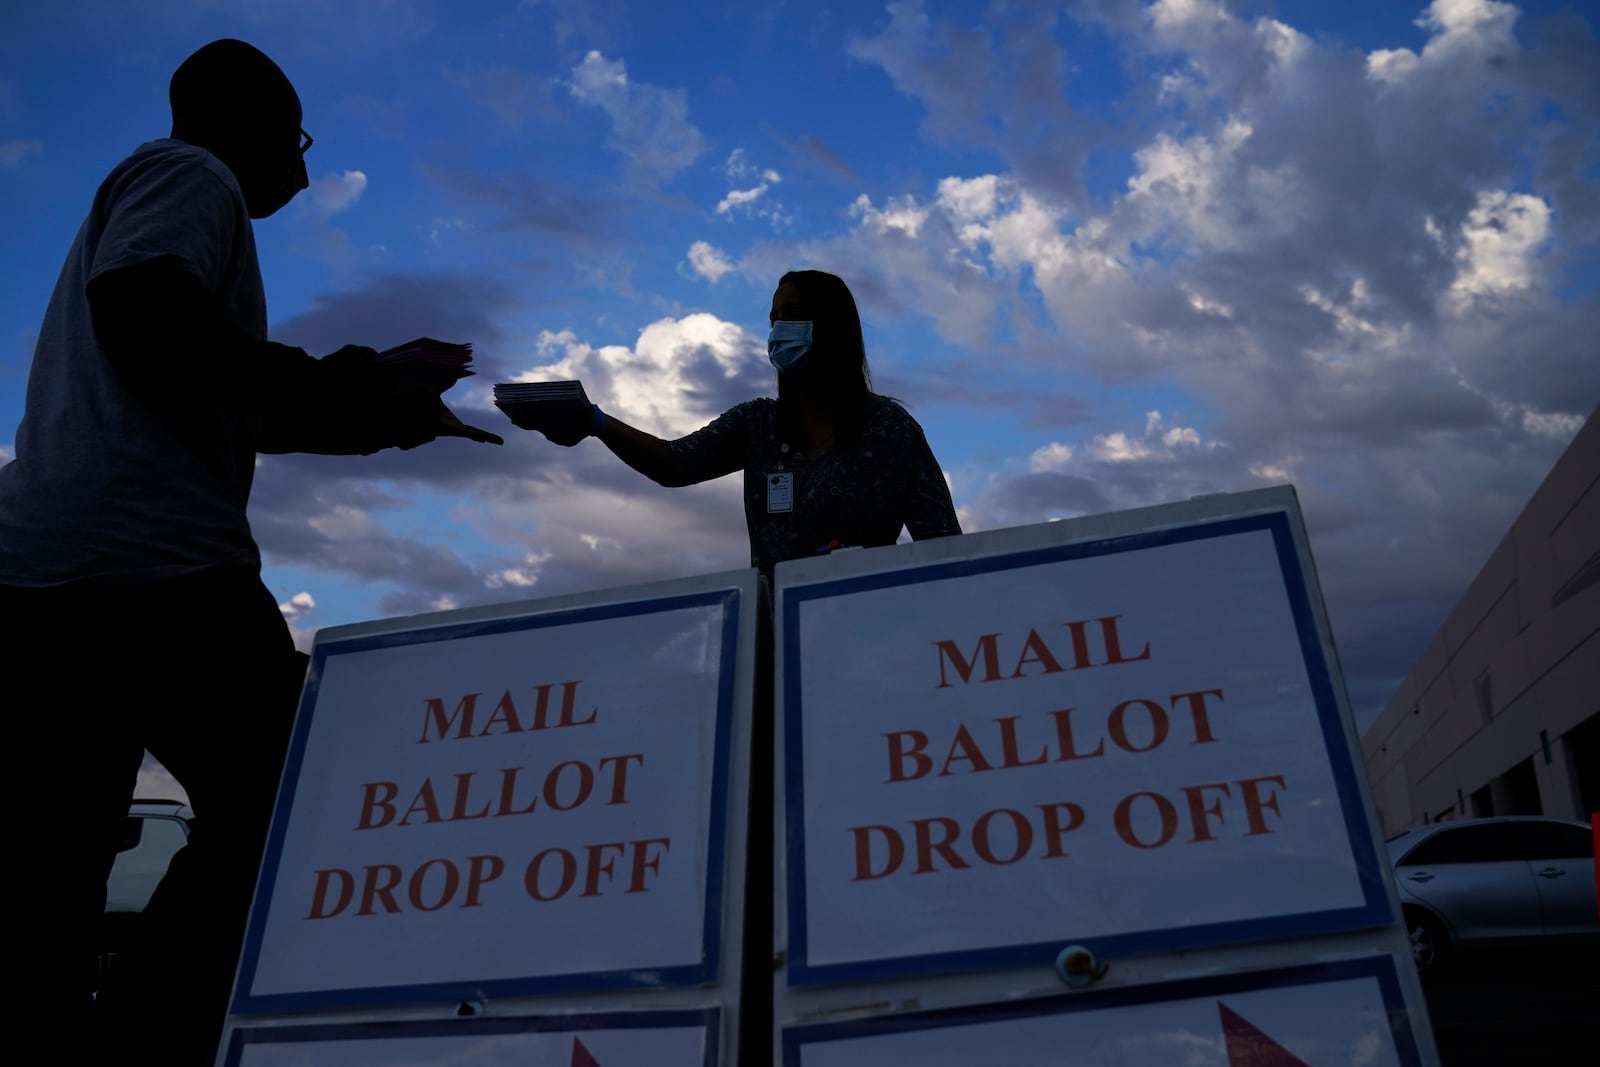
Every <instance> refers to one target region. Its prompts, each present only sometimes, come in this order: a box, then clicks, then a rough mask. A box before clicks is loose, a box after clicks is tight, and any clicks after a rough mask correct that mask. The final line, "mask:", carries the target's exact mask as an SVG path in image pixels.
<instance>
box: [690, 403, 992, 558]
mask: <svg viewBox="0 0 1600 1067" xmlns="http://www.w3.org/2000/svg"><path fill="white" fill-rule="evenodd" d="M869 403H870V404H871V407H870V408H869V410H868V412H867V416H866V419H865V421H864V423H863V425H862V428H861V433H860V435H859V436H858V437H857V438H856V439H855V440H854V441H851V442H849V443H846V444H842V445H841V444H833V445H829V446H828V447H827V448H826V449H824V450H823V452H822V453H821V454H820V455H818V456H817V457H816V458H815V459H809V460H808V459H806V458H805V457H804V456H803V455H801V450H800V449H799V448H798V447H795V446H792V445H790V444H789V443H788V442H786V441H781V440H779V434H778V402H777V401H776V400H772V399H769V398H765V397H763V398H761V399H759V400H750V401H746V402H745V403H743V404H739V405H737V406H736V407H733V408H730V409H728V410H727V411H725V412H723V413H722V414H721V415H719V416H718V417H717V418H716V419H715V420H714V421H713V422H711V423H710V424H709V425H707V426H706V427H704V428H703V429H700V430H696V431H695V432H694V433H692V434H690V435H689V436H687V437H681V438H679V439H678V440H676V441H673V442H672V459H673V470H672V472H671V477H670V478H669V479H667V480H666V484H669V485H693V484H695V483H696V482H704V481H710V480H711V479H712V478H720V477H722V476H723V475H725V474H731V473H733V472H734V471H736V470H741V469H742V470H743V471H744V516H745V524H746V525H747V526H748V527H749V530H750V565H751V566H752V567H759V568H761V571H762V573H763V574H766V575H768V576H769V577H770V576H771V574H772V568H773V566H774V565H775V564H776V563H778V562H779V561H781V560H786V559H797V558H800V557H802V556H809V555H812V554H814V553H817V552H820V551H821V550H823V549H824V548H826V547H827V546H828V544H829V542H832V541H837V542H839V544H840V545H841V546H843V547H852V546H861V547H874V546H877V545H892V544H894V543H895V542H896V541H897V540H899V537H900V530H901V528H902V527H904V528H906V529H908V530H909V531H910V532H911V536H912V537H913V538H915V539H916V540H919V541H920V540H922V539H924V538H928V537H946V536H949V535H951V534H959V533H960V532H961V524H960V523H959V522H958V521H957V520H956V509H955V505H954V504H953V503H952V502H951V500H950V489H949V487H948V486H947V485H946V484H945V480H944V474H943V472H942V471H940V469H939V461H938V460H936V459H934V456H933V450H932V449H930V448H929V447H928V441H927V438H926V437H924V436H923V433H922V427H921V426H920V425H918V423H917V420H916V419H914V418H912V417H911V415H910V413H909V412H907V411H906V409H905V408H903V407H901V406H900V405H899V404H898V403H896V402H895V401H893V400H890V399H889V398H887V397H876V398H874V399H873V400H871V401H869Z"/></svg>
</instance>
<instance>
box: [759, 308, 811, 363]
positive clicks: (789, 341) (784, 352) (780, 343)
mask: <svg viewBox="0 0 1600 1067" xmlns="http://www.w3.org/2000/svg"><path fill="white" fill-rule="evenodd" d="M810 351H811V323H809V322H781V321H780V322H774V323H773V324H772V332H771V333H770V334H768V335H767V359H769V360H771V361H772V365H773V366H774V367H776V368H777V369H778V373H779V374H783V373H785V372H787V371H790V370H793V369H794V367H795V365H796V364H798V363H799V362H800V361H801V360H802V359H805V358H806V356H807V354H809V353H810Z"/></svg>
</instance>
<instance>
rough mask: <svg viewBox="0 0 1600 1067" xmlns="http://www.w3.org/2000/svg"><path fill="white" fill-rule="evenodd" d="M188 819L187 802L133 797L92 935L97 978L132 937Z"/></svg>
mask: <svg viewBox="0 0 1600 1067" xmlns="http://www.w3.org/2000/svg"><path fill="white" fill-rule="evenodd" d="M193 818H194V812H193V811H192V810H190V808H189V807H188V805H185V804H180V803H179V802H178V801H175V800H136V801H134V802H133V806H132V807H131V808H130V809H129V810H128V821H127V822H126V823H124V824H123V831H122V841H121V843H120V850H119V851H118V852H117V859H116V862H115V863H114V864H113V865H112V867H111V874H110V876H109V877H108V878H107V879H106V910H105V916H104V918H103V919H102V920H101V923H100V930H99V935H98V937H97V939H96V953H97V954H98V956H99V973H100V975H101V977H102V978H103V977H104V976H105V973H106V971H107V970H108V969H109V968H110V967H111V965H112V963H113V962H114V961H115V959H116V957H117V954H118V953H119V952H122V951H123V950H124V949H126V948H127V946H128V944H129V942H130V941H131V940H132V938H133V936H134V932H135V930H136V929H137V928H138V923H139V916H140V914H141V913H142V912H143V911H144V908H145V905H146V904H148V903H150V897H151V895H152V894H153V893H155V891H156V886H157V885H158V884H159V883H160V882H161V876H162V875H164V874H166V873H167V864H168V863H170V862H171V861H172V857H173V855H174V854H176V853H177V851H178V850H179V849H180V848H182V847H183V846H184V843H185V842H186V841H188V839H189V829H190V826H191V820H192V819H193Z"/></svg>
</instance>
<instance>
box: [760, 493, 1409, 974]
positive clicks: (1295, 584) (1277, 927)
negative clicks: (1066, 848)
mask: <svg viewBox="0 0 1600 1067" xmlns="http://www.w3.org/2000/svg"><path fill="white" fill-rule="evenodd" d="M1263 530H1265V531H1268V532H1270V533H1271V534H1272V538H1273V544H1274V546H1275V548H1276V550H1277V556H1278V564H1279V567H1280V568H1281V570H1282V573H1283V579H1284V586H1285V592H1286V593H1287V594H1288V598H1289V604H1290V608H1291V610H1292V611H1293V615H1294V622H1295V629H1296V631H1297V632H1298V634H1299V637H1300V648H1301V653H1302V656H1303V658H1304V661H1305V668H1306V675H1307V680H1308V681H1309V683H1310V688H1311V692H1312V695H1313V698H1314V700H1315V702H1316V707H1317V715H1318V719H1319V720H1320V722H1321V724H1322V736H1323V740H1324V742H1325V743H1326V745H1327V750H1328V758H1329V763H1330V765H1331V768H1332V771H1333V778H1334V783H1335V787H1336V789H1337V790H1338V795H1339V806H1340V810H1341V812H1342V813H1343V815H1344V822H1345V828H1346V830H1347V832H1348V833H1349V837H1350V849H1351V854H1352V856H1353V857H1354V859H1355V864H1356V873H1357V877H1358V879H1359V881H1360V885H1361V892H1362V903H1361V904H1360V905H1358V906H1354V907H1349V908H1335V909H1328V910H1324V911H1315V912H1302V913H1298V914H1292V915H1276V916H1271V917H1267V918H1262V919H1240V920H1234V921H1230V922H1220V923H1206V924H1201V925H1194V926H1176V927H1169V928H1167V929H1162V930H1146V931H1141V932H1139V933H1131V934H1117V935H1113V936H1110V937H1105V936H1097V935H1096V932H1095V931H1094V930H1081V931H1077V932H1076V933H1075V934H1072V935H1064V936H1061V937H1053V938H1051V939H1050V940H1049V941H1036V942H1031V943H1026V944H1015V945H1002V946H996V947H993V948H983V949H967V950H961V951H953V952H936V953H926V954H922V955H910V956H892V957H885V958H882V959H872V960H858V961H853V962H849V963H832V964H824V965H821V966H814V965H812V964H810V963H808V962H807V948H808V943H807V940H806V928H807V924H806V919H807V916H806V881H805V879H806V855H805V797H804V783H805V768H804V766H803V759H802V753H803V737H802V726H801V724H802V715H803V710H802V704H801V696H800V664H801V651H800V607H801V605H802V604H804V603H805V602H806V601H810V600H819V599H823V598H827V597H836V596H844V595H848V594H852V593H862V592H868V591H871V590H877V589H887V588H892V587H896V586H902V585H911V584H916V583H923V582H935V581H943V580H947V579H950V578H964V577H969V576H972V575H978V574H988V573H993V572H997V571H1008V570H1016V569H1019V568H1023V567H1035V566H1039V565H1041V564H1050V563H1060V562H1064V561H1067V560H1077V559H1088V558H1092V557H1095V556H1106V555H1114V554H1117V553H1122V552H1135V551H1140V550H1143V549H1149V548H1158V547H1161V546H1164V545H1174V544H1183V543H1186V542H1191V541H1201V540H1209V539H1212V538H1218V537H1231V536H1235V535H1238V534H1242V533H1253V532H1257V531H1263ZM779 596H780V597H781V606H780V610H781V611H782V612H783V657H784V658H783V760H784V792H785V798H784V800H785V813H784V814H785V822H784V826H785V837H786V838H787V845H786V847H787V857H788V896H789V967H788V972H787V974H788V983H789V984H790V985H791V986H804V985H817V984H823V983H830V982H847V981H876V980H881V979H885V978H900V977H911V976H916V975H928V974H938V973H944V972H950V971H962V970H973V969H978V968H989V967H1017V966H1032V965H1042V966H1050V965H1051V964H1052V963H1053V961H1054V959H1055V956H1056V953H1057V952H1059V951H1060V949H1061V946H1062V945H1064V944H1071V943H1073V942H1076V941H1083V942H1084V943H1086V944H1089V945H1092V946H1093V947H1094V950H1095V952H1096V953H1097V954H1098V955H1100V956H1102V957H1106V958H1109V957H1114V956H1119V955H1127V956H1131V955H1144V954H1146V953H1154V952H1167V951H1172V950H1175V949H1189V948H1199V947H1203V946H1217V945H1225V944H1236V943H1241V942H1248V941H1267V940H1280V939H1284V938H1297V937H1311V936H1315V935H1318V934H1329V933H1333V932H1336V931H1342V930H1353V929H1361V928H1364V927H1377V926H1383V925H1385V924H1387V923H1389V922H1392V921H1393V919H1394V913H1393V911H1392V910H1391V909H1390V907H1389V896H1388V893H1387V892H1386V891H1385V889H1384V883H1383V875H1382V868H1381V867H1380V866H1379V856H1378V851H1377V848H1376V846H1375V844H1374V842H1373V840H1372V836H1371V834H1370V833H1369V832H1368V827H1367V819H1366V813H1365V810H1364V808H1363V807H1362V802H1361V788H1360V779H1359V778H1358V776H1357V772H1356V767H1355V763H1354V760H1353V759H1352V757H1351V753H1350V748H1349V746H1348V745H1347V744H1346V742H1345V734H1344V724H1343V721H1342V719H1341V717H1340V714H1339V702H1338V698H1337V697H1336V696H1335V694H1334V685H1333V673H1332V671H1331V670H1330V668H1329V665H1328V661H1327V659H1326V657H1324V656H1323V652H1322V641H1321V639H1320V637H1319V636H1318V633H1317V625H1316V616H1315V613H1314V612H1313V611H1312V607H1311V597H1310V594H1309V592H1308V587H1307V582H1306V575H1305V572H1304V570H1303V568H1302V567H1301V564H1300V555H1299V552H1298V551H1297V550H1296V547H1295V542H1294V535H1293V533H1292V531H1291V529H1290V526H1289V515H1288V513H1287V512H1284V511H1277V512H1270V513H1265V514H1261V515H1250V516H1244V517H1240V518H1233V519H1219V520H1215V521H1210V522H1200V523H1197V524H1194V525H1190V526H1183V527H1176V528H1173V529H1168V530H1153V531H1149V532H1146V533H1139V534H1132V535H1128V536H1123V537H1111V538H1105V539H1101V540H1095V541H1085V542H1078V543H1075V544H1067V545H1054V546H1050V547H1047V548H1040V549H1030V550H1026V551H1021V552H1016V553H1012V554H1009V555H999V556H986V557H979V558H975V559H966V560H953V561H947V562H941V563H935V564H929V565H928V566H924V567H911V568H906V569H904V570H896V571H885V572H880V573H877V574H867V575H860V576H857V577H852V578H842V579H839V580H837V581H831V582H819V583H817V584H815V585H804V586H799V587H797V588H794V589H784V590H781V591H780V592H779Z"/></svg>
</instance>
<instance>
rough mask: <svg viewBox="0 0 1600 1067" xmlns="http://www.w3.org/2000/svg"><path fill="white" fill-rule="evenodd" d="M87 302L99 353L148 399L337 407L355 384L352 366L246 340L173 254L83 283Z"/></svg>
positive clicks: (252, 407) (270, 407)
mask: <svg viewBox="0 0 1600 1067" xmlns="http://www.w3.org/2000/svg"><path fill="white" fill-rule="evenodd" d="M88 298H89V311H90V315H91V316H92V318H93V321H94V332H95V339H96V340H97V341H98V342H99V344H100V348H101V350H102V351H104V352H105V353H106V355H107V356H109V357H110V359H111V361H112V363H113V364H114V365H115V366H116V368H117V370H118V371H119V372H121V373H122V374H123V375H124V376H125V377H126V378H127V380H128V381H129V382H130V383H132V384H133V386H134V387H135V388H136V389H139V390H140V391H141V392H145V393H147V394H149V395H153V396H160V397H168V398H171V399H172V400H173V401H176V402H179V403H190V404H204V405H206V406H209V407H221V408H225V409H228V410H231V411H236V412H240V413H242V414H249V415H266V414H268V413H270V412H274V411H283V410H286V409H300V408H305V407H316V406H336V405H338V404H340V403H341V402H343V401H346V400H349V399H351V394H352V391H353V389H354V388H355V387H356V386H357V384H358V380H359V378H358V375H357V373H356V372H355V371H354V368H352V367H348V366H344V367H341V366H332V365H325V364H323V363H321V362H320V361H318V360H315V359H312V358H311V357H310V356H309V355H307V354H306V352H305V351H304V350H303V349H299V348H292V347H290V346H288V345H280V344H276V343H274V342H272V341H258V340H256V339H255V338H253V337H250V336H249V335H248V334H246V333H245V332H244V331H243V330H240V329H239V328H238V327H237V326H235V325H233V324H232V323H230V322H229V321H228V320H227V319H226V318H225V317H224V316H223V315H222V314H221V313H219V312H218V311H217V310H216V309H215V308H214V307H213V306H212V304H211V301H210V300H209V299H207V297H206V293H205V290H204V288H203V287H202V286H201V283H200V280H199V279H198V278H196V277H195V276H194V275H193V274H192V273H190V272H189V270H188V269H187V268H186V267H185V266H184V265H183V263H182V261H181V260H178V259H177V258H176V257H162V258H159V259H153V260H148V261H146V262H143V263H139V264H136V265H134V266H131V267H122V268H119V269H116V270H112V271H108V272H106V273H105V274H102V275H100V276H98V277H96V278H95V279H94V280H93V281H91V282H90V283H89V288H88Z"/></svg>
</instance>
